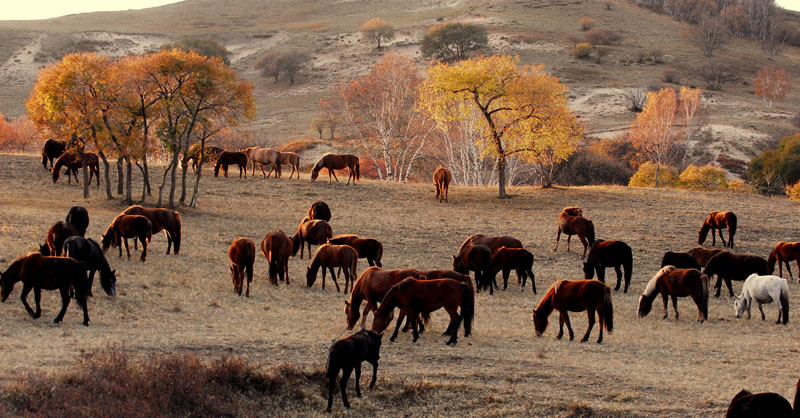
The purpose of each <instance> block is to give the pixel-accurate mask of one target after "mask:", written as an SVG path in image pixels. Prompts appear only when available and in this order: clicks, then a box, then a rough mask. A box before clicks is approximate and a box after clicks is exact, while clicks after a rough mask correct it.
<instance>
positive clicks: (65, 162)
mask: <svg viewBox="0 0 800 418" xmlns="http://www.w3.org/2000/svg"><path fill="white" fill-rule="evenodd" d="M83 159H86V165H87V167H88V168H89V183H90V184H91V182H92V176H96V177H97V187H100V162H99V161H100V160H99V159H98V158H97V154H95V153H93V152H84V153H83ZM83 159H82V158H81V154H80V153H78V152H76V151H65V152H64V153H63V154H61V156H60V157H58V159H56V162H55V164H53V183H58V179H59V178H60V177H61V167H64V166H66V167H67V180H68V181H69V183H72V177H70V173H71V174H72V175H73V176H75V182H76V183H78V184H80V181H79V180H78V169H79V168H81V167H83Z"/></svg>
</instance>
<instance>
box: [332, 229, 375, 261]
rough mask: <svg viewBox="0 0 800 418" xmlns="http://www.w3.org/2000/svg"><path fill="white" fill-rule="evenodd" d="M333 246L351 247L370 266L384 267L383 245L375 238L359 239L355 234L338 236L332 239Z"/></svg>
mask: <svg viewBox="0 0 800 418" xmlns="http://www.w3.org/2000/svg"><path fill="white" fill-rule="evenodd" d="M330 243H331V244H337V245H349V246H351V247H353V248H354V249H355V250H356V252H357V253H358V258H366V259H367V262H368V263H369V265H370V266H378V267H383V265H382V264H381V258H382V257H383V244H381V242H380V241H378V240H376V239H375V238H359V237H358V236H356V235H353V234H344V235H337V236H335V237H333V238H331V239H330Z"/></svg>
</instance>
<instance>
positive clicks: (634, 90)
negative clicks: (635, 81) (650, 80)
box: [622, 87, 647, 113]
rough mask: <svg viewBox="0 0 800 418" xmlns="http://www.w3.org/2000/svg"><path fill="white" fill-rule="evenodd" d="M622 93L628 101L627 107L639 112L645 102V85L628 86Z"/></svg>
mask: <svg viewBox="0 0 800 418" xmlns="http://www.w3.org/2000/svg"><path fill="white" fill-rule="evenodd" d="M622 95H623V96H624V97H625V100H627V101H628V109H630V110H631V111H633V112H636V113H639V112H641V111H642V109H643V108H644V104H645V103H646V102H647V88H646V87H629V88H627V89H625V91H624V92H623V93H622Z"/></svg>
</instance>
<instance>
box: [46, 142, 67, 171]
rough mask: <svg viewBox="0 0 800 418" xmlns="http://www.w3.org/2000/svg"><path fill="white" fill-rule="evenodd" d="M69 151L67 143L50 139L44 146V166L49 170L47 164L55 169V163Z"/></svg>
mask: <svg viewBox="0 0 800 418" xmlns="http://www.w3.org/2000/svg"><path fill="white" fill-rule="evenodd" d="M66 149H67V142H66V141H59V140H57V139H48V140H47V141H44V144H42V166H43V167H44V168H45V170H47V164H48V163H50V167H53V161H54V160H56V159H57V158H58V157H60V156H61V154H63V153H64V151H65V150H66Z"/></svg>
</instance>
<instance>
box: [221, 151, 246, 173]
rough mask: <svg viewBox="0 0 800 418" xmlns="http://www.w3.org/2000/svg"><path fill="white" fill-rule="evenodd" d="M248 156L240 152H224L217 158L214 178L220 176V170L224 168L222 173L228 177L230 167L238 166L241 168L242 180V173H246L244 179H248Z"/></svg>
mask: <svg viewBox="0 0 800 418" xmlns="http://www.w3.org/2000/svg"><path fill="white" fill-rule="evenodd" d="M247 161H248V160H247V154H245V153H243V152H240V151H222V152H221V153H219V157H217V164H216V165H214V177H218V176H219V168H220V167H222V173H223V174H224V175H225V177H228V166H229V165H231V164H236V165H237V166H239V178H242V171H244V178H247Z"/></svg>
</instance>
